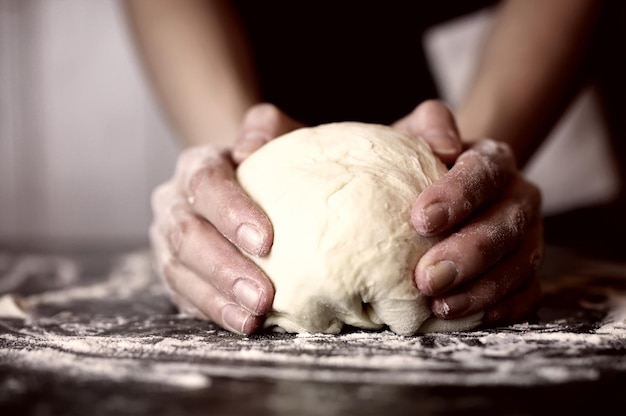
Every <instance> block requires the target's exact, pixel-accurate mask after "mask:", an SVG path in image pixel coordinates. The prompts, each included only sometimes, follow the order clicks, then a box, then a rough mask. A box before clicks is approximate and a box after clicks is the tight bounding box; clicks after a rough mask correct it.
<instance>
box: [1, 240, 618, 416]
mask: <svg viewBox="0 0 626 416" xmlns="http://www.w3.org/2000/svg"><path fill="white" fill-rule="evenodd" d="M542 276H543V283H544V289H545V295H544V297H543V300H542V303H541V307H540V309H539V311H538V314H537V317H536V320H534V321H532V322H528V323H523V324H518V325H512V326H507V327H501V328H494V329H479V330H476V331H469V332H456V333H450V334H423V335H417V336H414V337H401V336H397V335H394V334H393V333H390V332H388V331H381V332H362V331H355V330H353V331H351V330H348V331H346V332H345V333H343V334H341V335H338V336H330V335H292V334H277V333H261V334H258V335H254V336H250V337H242V336H238V335H233V334H230V333H228V332H225V331H222V330H220V329H218V328H216V327H215V326H213V325H211V324H209V323H206V322H201V321H197V320H193V319H190V318H188V317H185V316H182V315H179V314H177V313H176V312H175V311H174V310H173V309H172V307H171V305H170V304H169V303H168V301H167V299H166V297H165V296H164V293H163V291H162V288H161V286H160V284H159V282H157V281H156V279H155V278H154V276H153V274H152V272H151V265H150V257H149V255H148V252H147V251H143V250H137V251H130V252H124V253H96V254H81V255H71V254H68V255H45V254H36V253H31V252H20V251H9V250H5V251H0V294H3V295H0V311H1V313H0V414H2V415H57V414H59V415H109V414H115V415H139V414H150V415H196V414H198V415H200V414H202V415H204V414H225V415H247V414H254V415H314V414H315V415H317V414H320V415H340V414H341V415H343V414H347V415H348V414H349V415H352V414H355V415H359V414H360V415H394V414H433V415H444V414H480V413H488V414H498V415H507V414H509V415H523V414H553V413H555V412H558V413H557V414H581V413H587V412H594V413H596V412H598V411H601V410H605V409H606V410H612V411H620V412H621V410H619V409H624V408H625V407H624V405H625V404H626V394H624V386H626V261H624V260H623V259H622V260H620V259H617V260H616V259H611V260H606V259H603V260H599V259H597V258H592V257H589V256H586V255H583V254H581V253H580V252H579V251H575V250H571V249H564V248H560V247H554V246H551V247H548V251H547V255H546V261H545V263H544V267H543V269H542Z"/></svg>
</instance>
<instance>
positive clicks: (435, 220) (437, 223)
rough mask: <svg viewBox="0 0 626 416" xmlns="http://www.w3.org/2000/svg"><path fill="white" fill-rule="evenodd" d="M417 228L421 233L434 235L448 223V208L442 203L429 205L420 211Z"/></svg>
mask: <svg viewBox="0 0 626 416" xmlns="http://www.w3.org/2000/svg"><path fill="white" fill-rule="evenodd" d="M419 214H420V215H418V216H417V224H415V227H416V229H417V231H418V232H419V233H422V234H430V233H434V232H436V231H437V230H439V229H440V228H442V227H444V226H445V225H446V224H447V223H448V217H449V215H450V214H449V212H448V206H447V205H446V204H444V203H442V202H436V203H434V204H431V205H428V206H427V207H425V208H422V209H421V210H420V211H419Z"/></svg>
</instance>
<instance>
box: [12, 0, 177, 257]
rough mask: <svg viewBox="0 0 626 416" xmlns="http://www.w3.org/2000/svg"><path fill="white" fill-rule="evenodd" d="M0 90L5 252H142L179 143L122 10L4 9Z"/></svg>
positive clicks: (99, 4) (21, 0)
mask: <svg viewBox="0 0 626 416" xmlns="http://www.w3.org/2000/svg"><path fill="white" fill-rule="evenodd" d="M0 91H1V93H0V241H1V242H2V244H4V245H11V246H18V247H35V248H40V247H41V248H56V249H60V250H64V249H70V248H71V249H75V248H78V249H80V248H84V249H89V250H91V249H100V248H121V247H128V246H136V245H140V244H145V242H146V241H147V240H146V233H147V228H148V224H149V221H150V215H151V214H150V208H149V194H150V191H151V189H152V188H154V187H155V186H156V185H157V184H158V183H160V182H162V181H164V180H166V179H167V178H169V176H170V175H171V173H172V172H173V166H174V161H175V156H176V154H177V152H178V148H177V146H178V144H177V142H176V140H175V139H174V138H173V137H172V135H171V134H170V132H169V131H168V129H167V126H166V123H164V122H163V120H162V118H161V115H160V114H159V112H158V109H157V108H156V103H155V100H154V99H153V97H151V95H150V91H149V87H148V85H147V84H146V81H145V79H144V76H143V74H142V72H141V68H140V66H139V63H138V60H137V57H136V55H135V51H134V49H133V43H132V39H131V38H130V37H129V32H128V31H127V27H126V24H125V20H124V14H123V10H122V8H121V7H120V3H119V2H117V1H114V0H98V1H90V0H88V1H84V0H52V1H50V0H0Z"/></svg>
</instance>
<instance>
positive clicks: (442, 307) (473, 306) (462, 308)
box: [432, 227, 543, 319]
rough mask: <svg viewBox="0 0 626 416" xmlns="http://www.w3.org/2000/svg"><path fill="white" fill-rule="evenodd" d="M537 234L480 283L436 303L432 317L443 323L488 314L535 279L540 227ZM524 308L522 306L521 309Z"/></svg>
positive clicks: (541, 247)
mask: <svg viewBox="0 0 626 416" xmlns="http://www.w3.org/2000/svg"><path fill="white" fill-rule="evenodd" d="M533 230H534V232H533V233H531V234H532V235H529V238H528V239H526V240H525V242H524V245H523V246H522V247H521V248H520V250H518V251H516V252H514V253H513V254H512V255H510V256H509V257H507V258H505V259H503V260H502V261H500V262H499V263H497V264H496V265H495V266H494V267H493V268H491V269H489V270H488V271H487V272H486V273H484V275H482V276H481V277H480V279H476V280H474V281H472V282H469V284H467V285H465V286H463V287H460V288H458V289H457V290H455V291H454V292H453V293H452V294H449V295H447V296H445V297H438V298H435V299H433V302H432V311H433V313H434V314H435V315H436V316H437V317H439V318H443V319H455V318H460V317H463V316H468V315H471V314H473V313H475V312H479V311H482V310H485V309H487V308H489V307H491V306H493V305H495V304H496V303H497V302H499V301H500V300H501V299H503V298H505V297H506V296H507V295H509V294H511V293H513V292H514V291H516V290H517V289H519V288H520V287H522V286H524V285H525V284H526V283H527V282H529V281H530V280H532V279H535V278H536V276H537V275H538V272H539V266H540V264H541V258H542V253H543V245H542V244H540V245H539V247H538V245H537V243H536V242H537V239H541V238H542V237H541V234H540V233H541V232H542V231H541V227H533ZM520 307H522V308H523V305H520Z"/></svg>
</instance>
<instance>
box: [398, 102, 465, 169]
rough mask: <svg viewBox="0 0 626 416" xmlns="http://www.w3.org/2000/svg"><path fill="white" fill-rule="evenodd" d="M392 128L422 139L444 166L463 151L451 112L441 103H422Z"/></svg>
mask: <svg viewBox="0 0 626 416" xmlns="http://www.w3.org/2000/svg"><path fill="white" fill-rule="evenodd" d="M394 127H396V128H398V129H400V130H403V131H405V132H407V133H409V134H410V135H412V136H419V137H422V138H423V139H424V140H425V141H426V142H427V143H428V145H429V146H430V148H431V149H432V150H433V152H434V153H435V154H436V155H437V156H438V157H439V158H440V159H441V160H442V161H443V162H444V163H446V164H451V163H453V162H454V161H455V160H456V158H457V157H458V156H459V155H460V154H461V152H462V151H463V144H462V143H461V139H460V136H459V130H458V128H457V126H456V122H455V121H454V116H453V115H452V111H450V109H449V108H448V107H447V106H446V105H445V104H443V103H442V102H441V101H437V100H427V101H424V102H423V103H421V104H420V105H418V106H417V107H416V108H415V109H414V110H413V111H412V112H411V113H410V114H409V115H407V116H406V117H404V118H402V119H401V120H398V121H397V122H396V123H395V124H394Z"/></svg>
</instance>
